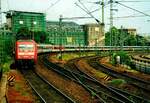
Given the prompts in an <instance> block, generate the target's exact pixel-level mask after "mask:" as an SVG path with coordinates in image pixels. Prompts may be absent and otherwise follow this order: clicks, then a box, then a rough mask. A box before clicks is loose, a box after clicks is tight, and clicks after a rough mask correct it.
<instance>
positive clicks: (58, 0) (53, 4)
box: [44, 0, 61, 13]
mask: <svg viewBox="0 0 150 103" xmlns="http://www.w3.org/2000/svg"><path fill="white" fill-rule="evenodd" d="M60 1H61V0H57V1H56V2H54V3H52V4H51V5H50V6H49V7H48V8H47V9H46V10H44V12H45V13H46V12H47V11H48V10H49V9H50V8H52V7H53V6H55V5H56V4H57V3H58V2H60Z"/></svg>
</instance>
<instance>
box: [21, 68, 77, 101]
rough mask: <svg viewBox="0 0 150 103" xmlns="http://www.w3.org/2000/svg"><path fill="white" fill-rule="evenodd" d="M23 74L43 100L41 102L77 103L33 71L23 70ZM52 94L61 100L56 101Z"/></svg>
mask: <svg viewBox="0 0 150 103" xmlns="http://www.w3.org/2000/svg"><path fill="white" fill-rule="evenodd" d="M22 73H23V74H24V76H25V78H26V79H27V81H28V83H29V85H30V86H31V87H32V89H33V90H34V91H35V92H36V93H37V95H38V96H39V97H40V98H41V100H42V101H43V102H44V103H49V102H56V101H58V102H65V103H76V102H75V101H74V100H72V99H71V98H70V97H68V96H66V95H65V94H64V93H62V92H61V91H60V90H59V89H57V88H56V87H54V86H53V85H52V84H51V83H49V82H48V81H47V80H46V79H44V78H43V77H42V76H40V75H38V74H37V73H35V72H34V71H33V70H26V71H23V70H22ZM35 79H36V81H35ZM41 85H42V86H41ZM45 89H46V90H45ZM52 93H55V95H57V96H58V97H59V98H60V99H59V100H58V99H55V97H54V98H53V97H52V96H51V95H52ZM51 97H52V98H51Z"/></svg>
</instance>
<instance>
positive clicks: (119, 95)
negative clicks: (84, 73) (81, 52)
mask: <svg viewBox="0 0 150 103" xmlns="http://www.w3.org/2000/svg"><path fill="white" fill-rule="evenodd" d="M43 61H44V62H45V61H46V62H47V63H48V64H49V66H50V67H51V68H53V69H55V71H57V72H58V71H59V73H60V72H61V73H62V72H63V73H62V74H65V75H68V74H71V73H70V71H68V70H65V69H64V68H62V67H60V66H58V65H56V64H54V63H51V62H49V61H48V60H47V59H46V58H45V59H44V60H43ZM72 73H73V72H72ZM73 74H74V73H73ZM75 75H77V74H76V73H75ZM79 75H80V74H78V76H79ZM78 76H77V77H78ZM83 78H84V77H83ZM83 78H82V79H83ZM98 83H99V84H98V85H101V86H102V87H103V88H106V90H109V91H111V92H113V94H114V95H116V96H118V98H119V99H120V98H121V100H124V101H126V102H128V103H134V102H133V101H131V100H129V99H128V98H127V97H125V96H124V95H122V94H120V93H118V92H117V91H115V90H113V89H111V88H109V87H107V86H106V85H104V84H101V83H100V82H98Z"/></svg>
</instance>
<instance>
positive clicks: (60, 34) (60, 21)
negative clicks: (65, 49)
mask: <svg viewBox="0 0 150 103" xmlns="http://www.w3.org/2000/svg"><path fill="white" fill-rule="evenodd" d="M59 52H60V57H59V59H60V60H62V15H60V18H59Z"/></svg>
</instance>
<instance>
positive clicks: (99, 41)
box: [83, 23, 105, 46]
mask: <svg viewBox="0 0 150 103" xmlns="http://www.w3.org/2000/svg"><path fill="white" fill-rule="evenodd" d="M83 29H84V31H85V36H86V45H88V46H104V44H105V43H104V41H105V35H104V31H103V26H102V25H100V24H95V23H93V24H85V25H83Z"/></svg>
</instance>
